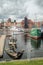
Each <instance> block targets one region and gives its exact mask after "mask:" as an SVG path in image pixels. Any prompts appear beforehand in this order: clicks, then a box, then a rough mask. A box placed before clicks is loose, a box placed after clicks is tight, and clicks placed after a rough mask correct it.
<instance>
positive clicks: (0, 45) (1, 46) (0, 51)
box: [0, 35, 6, 57]
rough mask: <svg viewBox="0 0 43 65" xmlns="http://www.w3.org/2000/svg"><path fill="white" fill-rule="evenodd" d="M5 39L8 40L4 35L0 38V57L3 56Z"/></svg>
mask: <svg viewBox="0 0 43 65" xmlns="http://www.w3.org/2000/svg"><path fill="white" fill-rule="evenodd" d="M5 38H6V35H2V36H1V38H0V57H1V56H3V51H4V44H5Z"/></svg>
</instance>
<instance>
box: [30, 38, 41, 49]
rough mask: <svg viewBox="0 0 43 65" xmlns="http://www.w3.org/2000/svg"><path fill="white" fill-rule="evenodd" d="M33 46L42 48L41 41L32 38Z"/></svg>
mask: <svg viewBox="0 0 43 65" xmlns="http://www.w3.org/2000/svg"><path fill="white" fill-rule="evenodd" d="M31 45H32V47H33V48H35V49H38V48H40V46H41V39H38V40H35V39H32V38H31Z"/></svg>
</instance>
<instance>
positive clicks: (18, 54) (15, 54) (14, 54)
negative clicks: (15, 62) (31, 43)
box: [5, 49, 24, 59]
mask: <svg viewBox="0 0 43 65" xmlns="http://www.w3.org/2000/svg"><path fill="white" fill-rule="evenodd" d="M5 51H6V53H7V54H8V55H9V56H10V57H11V58H13V59H20V58H21V57H22V55H23V53H24V50H22V51H20V52H16V51H15V52H13V51H11V50H9V49H6V50H5Z"/></svg>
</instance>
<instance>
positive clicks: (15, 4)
mask: <svg viewBox="0 0 43 65" xmlns="http://www.w3.org/2000/svg"><path fill="white" fill-rule="evenodd" d="M25 16H27V17H28V18H31V19H33V20H35V21H37V20H43V0H0V19H4V20H6V19H8V18H11V19H12V20H14V19H16V20H20V19H23V18H24V17H25Z"/></svg>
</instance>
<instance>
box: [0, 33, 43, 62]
mask: <svg viewBox="0 0 43 65" xmlns="http://www.w3.org/2000/svg"><path fill="white" fill-rule="evenodd" d="M16 38H17V41H16V44H17V49H16V51H21V50H22V49H24V50H25V51H24V54H23V56H22V58H21V59H31V58H38V57H43V40H39V41H38V40H36V41H35V40H32V39H31V38H27V39H26V41H25V36H24V33H22V34H17V35H16ZM9 41H10V39H9V37H7V38H6V40H5V48H4V55H3V58H0V61H3V60H6V61H9V60H13V59H12V58H11V57H9V56H8V55H7V53H6V52H5V49H7V48H8V47H9V46H8V44H9ZM37 43H38V44H39V46H38V45H37ZM34 44H36V45H34Z"/></svg>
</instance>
